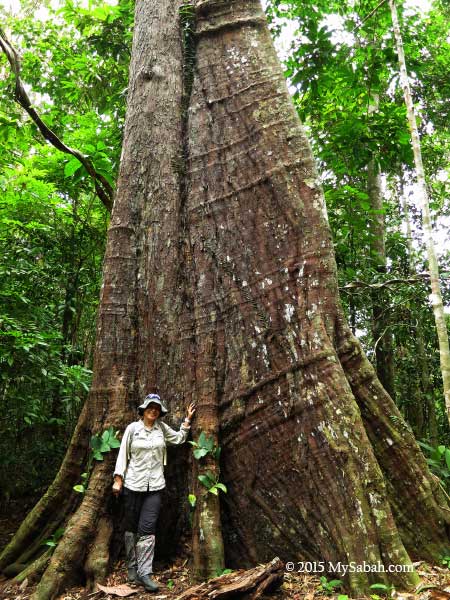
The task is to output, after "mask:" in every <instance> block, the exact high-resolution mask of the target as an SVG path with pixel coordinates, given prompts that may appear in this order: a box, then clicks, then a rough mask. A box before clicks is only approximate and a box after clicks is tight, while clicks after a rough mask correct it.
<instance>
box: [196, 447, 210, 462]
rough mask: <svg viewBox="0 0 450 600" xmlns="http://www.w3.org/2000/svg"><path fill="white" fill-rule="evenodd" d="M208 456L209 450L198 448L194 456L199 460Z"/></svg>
mask: <svg viewBox="0 0 450 600" xmlns="http://www.w3.org/2000/svg"><path fill="white" fill-rule="evenodd" d="M206 454H208V450H207V449H206V448H196V449H195V450H194V456H195V458H196V459H197V460H199V459H200V458H202V457H203V456H206Z"/></svg>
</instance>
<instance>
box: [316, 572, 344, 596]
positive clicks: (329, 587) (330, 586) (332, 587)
mask: <svg viewBox="0 0 450 600" xmlns="http://www.w3.org/2000/svg"><path fill="white" fill-rule="evenodd" d="M340 587H342V581H341V580H340V579H331V580H330V581H328V579H327V578H326V577H325V576H324V575H322V576H321V577H320V587H319V591H321V592H324V593H325V594H334V593H335V592H336V590H337V589H339V588H340Z"/></svg>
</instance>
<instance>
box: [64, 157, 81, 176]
mask: <svg viewBox="0 0 450 600" xmlns="http://www.w3.org/2000/svg"><path fill="white" fill-rule="evenodd" d="M81 166H82V165H81V163H80V161H79V160H78V158H75V157H74V158H71V159H70V160H69V162H68V163H66V165H65V167H64V177H71V176H72V175H73V174H74V173H75V172H76V171H78V169H79V168H81Z"/></svg>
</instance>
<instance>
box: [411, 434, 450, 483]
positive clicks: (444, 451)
mask: <svg viewBox="0 0 450 600" xmlns="http://www.w3.org/2000/svg"><path fill="white" fill-rule="evenodd" d="M418 444H419V446H420V447H421V448H423V450H425V455H426V456H427V463H428V465H429V467H430V469H431V471H432V472H433V473H434V474H435V475H437V477H439V479H440V480H441V483H442V485H443V486H444V487H445V488H447V490H450V448H448V447H447V446H444V445H443V444H440V445H439V446H430V445H429V444H426V443H425V442H421V441H420V442H418Z"/></svg>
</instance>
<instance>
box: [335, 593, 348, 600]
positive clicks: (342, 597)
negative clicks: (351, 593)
mask: <svg viewBox="0 0 450 600" xmlns="http://www.w3.org/2000/svg"><path fill="white" fill-rule="evenodd" d="M337 600H348V596H347V594H339V596H338V597H337Z"/></svg>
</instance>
